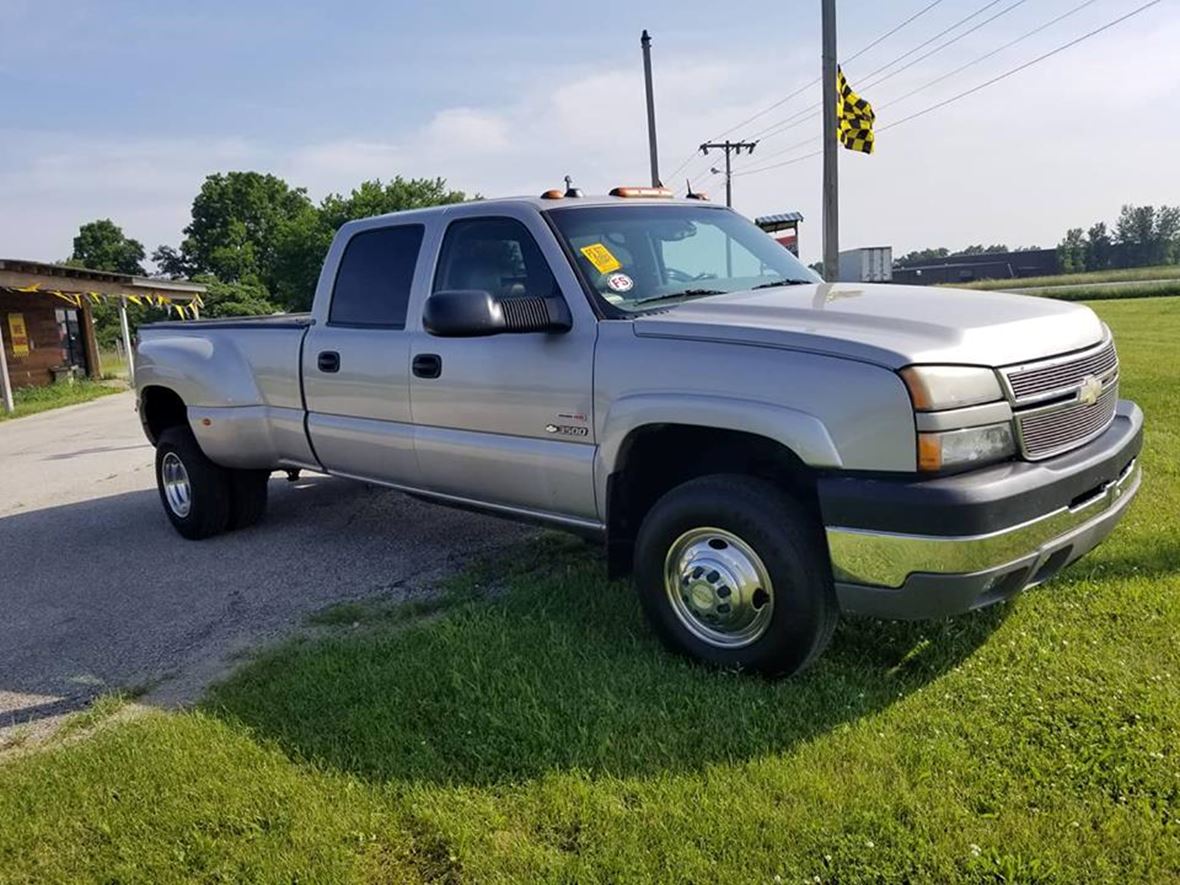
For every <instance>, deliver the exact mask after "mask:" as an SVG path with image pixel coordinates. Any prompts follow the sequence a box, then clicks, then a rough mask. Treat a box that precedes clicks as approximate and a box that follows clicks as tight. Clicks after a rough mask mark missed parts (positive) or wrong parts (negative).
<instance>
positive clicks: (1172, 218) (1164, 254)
mask: <svg viewBox="0 0 1180 885" xmlns="http://www.w3.org/2000/svg"><path fill="white" fill-rule="evenodd" d="M1039 248H1040V246H1017V247H1016V248H1015V249H1009V248H1008V246H1007V245H1005V244H1003V243H996V244H994V245H991V246H984V245H982V244H980V245H974V246H968V247H967V248H965V249H959V250H957V251H953V252H952V251H951V250H949V249H947V248H945V247H938V248H934V249H917V250H915V251H913V252H907V253H906V254H905V255H903V256H901V257H900V258H896V259H894V261H893V266H894V267H896V268H904V267H913V266H914V265H922V264H927V263H929V262H930V261H934V260H937V259H940V258H957V257H960V256H970V255H987V254H990V253H995V252H1026V251H1029V250H1032V249H1039ZM1178 262H1180V206H1160V207H1159V208H1158V209H1157V208H1156V207H1154V206H1133V205H1130V204H1128V205H1124V206H1123V207H1122V210H1121V211H1120V212H1119V217H1118V218H1117V219H1116V220H1115V222H1114V226H1113V228H1112V229H1108V228H1107V226H1106V222H1104V221H1098V222H1095V223H1094V224H1092V225H1091V226H1090V227H1089V228H1087V229H1083V228H1080V227H1073V228H1070V229H1069V230H1068V231H1066V233H1065V237H1064V239H1062V241H1061V242H1060V244H1058V246H1057V265H1058V268H1059V269H1060V270H1061V271H1062V273H1075V272H1078V271H1087V270H1106V269H1108V268H1120V267H1146V266H1150V265H1156V264H1173V263H1178Z"/></svg>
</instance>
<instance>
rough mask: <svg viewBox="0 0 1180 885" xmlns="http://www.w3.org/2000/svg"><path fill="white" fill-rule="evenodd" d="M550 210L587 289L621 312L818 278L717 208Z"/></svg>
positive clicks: (752, 228) (641, 206)
mask: <svg viewBox="0 0 1180 885" xmlns="http://www.w3.org/2000/svg"><path fill="white" fill-rule="evenodd" d="M549 215H550V217H551V218H552V219H553V222H554V224H555V226H556V227H557V230H558V232H559V233H560V235H561V236H562V237H564V238H565V240H566V242H567V243H568V245H569V248H570V252H571V253H572V254H573V255H574V258H575V260H576V262H577V265H578V269H579V270H580V271H581V273H582V274H583V276H584V277H585V278H586V280H587V281H588V282H589V284H590V287H591V288H592V289H593V290H594V291H595V292H596V293H597V294H598V296H599V298H601V299H602V300H603V301H605V302H607V303H608V304H610V305H613V306H614V307H616V308H619V309H621V310H625V311H634V310H647V309H649V308H651V307H653V306H655V304H656V303H657V302H658V303H661V304H671V303H675V302H677V301H679V300H687V299H691V298H705V297H708V296H710V295H721V294H725V293H726V292H736V291H739V290H742V289H753V288H757V287H768V286H789V285H794V284H804V283H806V284H810V283H818V282H821V280H820V278H819V277H818V276H816V274H815V273H814V272H812V271H811V270H809V269H808V268H807V267H805V266H804V265H803V264H802V262H800V261H799V259H797V258H796V257H795V256H794V255H792V254H791V253H790V252H789V251H787V249H786V248H784V247H783V246H781V245H780V244H778V243H776V242H775V241H774V240H773V239H771V238H770V237H769V236H767V235H766V234H765V233H764V232H763V231H762V230H760V229H759V228H758V227H757V226H755V225H754V224H753V223H751V222H750V221H747V220H746V219H745V218H743V217H742V216H740V215H738V214H737V213H736V212H732V211H730V210H728V209H724V208H721V207H717V206H701V205H696V206H693V205H686V204H684V203H675V204H669V205H664V206H661V205H651V204H636V205H617V206H584V207H583V206H563V207H561V208H554V209H551V210H549Z"/></svg>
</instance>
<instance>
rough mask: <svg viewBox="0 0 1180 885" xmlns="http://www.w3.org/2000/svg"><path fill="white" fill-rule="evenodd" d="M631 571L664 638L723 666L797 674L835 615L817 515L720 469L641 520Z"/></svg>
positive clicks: (767, 486) (819, 648)
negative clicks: (720, 471) (720, 472)
mask: <svg viewBox="0 0 1180 885" xmlns="http://www.w3.org/2000/svg"><path fill="white" fill-rule="evenodd" d="M634 575H635V586H636V590H637V592H638V593H639V600H640V603H641V604H642V606H643V610H644V613H645V614H646V616H647V618H648V621H649V622H650V623H651V625H652V628H653V629H654V630H655V632H656V634H657V635H658V636H659V637H660V639H661V640H662V641H663V642H664V644H665V645H666V646H668V647H669V648H670V649H672V650H673V651H675V652H678V653H680V654H684V655H688V656H689V657H692V658H695V659H697V660H699V661H702V662H704V663H706V664H710V665H713V666H717V667H724V668H727V669H742V670H753V671H756V672H759V673H763V674H766V675H768V676H788V675H791V674H793V673H797V672H799V671H800V670H802V669H803V668H805V667H806V666H808V664H810V663H811V662H812V661H814V660H815V658H817V657H818V656H819V655H820V653H821V652H823V650H824V649H825V648H826V647H827V645H828V642H829V641H830V640H831V638H832V632H833V631H834V630H835V628H836V623H837V621H838V620H839V605H838V603H837V601H836V594H835V588H834V587H833V585H832V577H831V566H830V564H829V561H828V556H827V551H826V549H825V547H824V543H823V535H822V533H821V526H820V524H819V521H818V520H817V518H816V517H815V515H814V514H813V513H812V512H811V511H810V510H808V509H807V508H806V507H804V506H803V505H801V504H800V503H799V502H798V501H796V500H794V499H793V498H791V497H790V496H789V495H787V494H786V493H784V492H783V491H781V490H780V489H778V488H777V487H775V486H774V485H772V484H771V483H769V482H766V481H764V480H760V479H755V478H753V477H748V476H739V475H729V474H714V475H711V476H704V477H700V478H699V479H694V480H690V481H689V482H686V483H684V484H682V485H679V486H677V487H676V488H674V489H672V490H671V491H669V492H668V493H666V494H665V495H664V496H663V497H662V498H660V499H659V500H658V501H657V502H656V503H655V505H654V506H653V507H652V508H651V510H650V511H649V512H648V514H647V516H646V518H645V519H644V521H643V525H642V526H641V527H640V530H639V537H638V538H637V540H636V544H635V568H634ZM764 583H769V584H770V586H769V587H764V586H762V585H763V584H764Z"/></svg>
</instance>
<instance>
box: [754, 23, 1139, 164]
mask: <svg viewBox="0 0 1180 885" xmlns="http://www.w3.org/2000/svg"><path fill="white" fill-rule="evenodd" d="M1160 2H1161V0H1151V2H1149V3H1144V4H1143V5H1142V6H1139V7H1137V8H1135V9H1132V10H1131V11H1130V12H1128V13H1126V14H1125V15H1121V16H1119V17H1118V18H1116V19H1112V20H1111V21H1108V22H1107V23H1106V24H1104V25H1100V26H1099V27H1097V28H1095V29H1094V30H1092V31H1087V32H1086V33H1085V34H1082V35H1081V36H1080V37H1075V38H1074V39H1072V40H1069V41H1068V42H1066V43H1062V44H1061V45H1060V46H1057V47H1056V48H1054V49H1051V50H1049V51H1048V52H1045V53H1042V54H1041V55H1038V56H1037V57H1036V58H1033V59H1030V60H1029V61H1026V62H1024V63H1023V64H1020V65H1017V66H1016V67H1014V68H1009V69H1008V70H1007V71H1004V72H1003V73H1002V74H998V75H996V76H995V77H992V78H991V79H990V80H985V81H984V82H982V83H979V84H977V85H975V86H972V87H971V88H970V89H967V90H964V91H963V92H960V93H958V94H957V95H952V96H951V97H950V98H947V99H944V100H942V101H939V102H936V103H934V104H932V105H930V106H929V107H926V108H923V109H922V110H920V111H916V112H914V113H912V114H910V115H909V116H906V117H902V118H901V119H900V120H894V121H893V122H892V123H889V124H888V125H885V126H882V127H880V128H879V129H878V130H877V131H878V132H884V131H886V130H887V129H892V128H893V127H894V126H900V125H901V124H902V123H908V122H909V121H910V120H916V119H917V118H918V117H922V116H925V115H926V114H929V113H930V112H931V111H936V110H938V109H939V108H944V107H946V106H947V105H949V104H952V103H954V102H956V101H958V100H959V99H962V98H966V97H967V96H969V95H973V94H975V93H976V92H979V91H980V90H981V89H986V88H987V87H988V86H992V85H994V84H996V83H999V82H1000V81H1001V80H1006V79H1007V78H1008V77H1011V76H1013V75H1014V74H1018V73H1020V72H1021V71H1023V70H1026V69H1027V68H1030V67H1032V66H1033V65H1035V64H1038V63H1039V62H1042V61H1044V60H1045V59H1047V58H1051V57H1053V56H1054V55H1057V54H1058V53H1061V52H1064V51H1065V50H1067V49H1070V48H1071V47H1073V46H1077V45H1078V44H1079V43H1081V42H1082V41H1083V40H1088V39H1090V38H1091V37H1094V36H1096V35H1098V34H1101V33H1102V32H1103V31H1107V30H1110V29H1111V28H1113V27H1114V26H1115V25H1117V24H1121V23H1122V22H1124V21H1126V20H1127V19H1129V18H1131V17H1133V16H1136V15H1139V13H1141V12H1144V11H1146V10H1147V9H1150V8H1151V7H1152V6H1155V5H1157V4H1158V3H1160ZM1079 8H1080V7H1079ZM809 141H811V140H810V139H809ZM821 153H822V151H814V152H812V153H810V154H804V155H803V156H800V157H795V158H793V159H790V160H784V161H783V162H781V163H772V164H771V165H769V166H758V167H756V168H753V169H742V170H739V171H737V172H735V173H733V174H734V175H735V176H739V175H753V174H754V173H756V172H767V171H769V170H771V169H779V168H782V167H783V166H790V165H792V164H794V163H801V162H803V161H804V160H809V159H811V158H812V157H817V156H819V155H820V154H821Z"/></svg>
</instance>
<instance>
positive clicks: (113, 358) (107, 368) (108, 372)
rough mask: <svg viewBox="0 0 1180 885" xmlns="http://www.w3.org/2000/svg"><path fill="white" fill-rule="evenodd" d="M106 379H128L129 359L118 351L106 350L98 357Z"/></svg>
mask: <svg viewBox="0 0 1180 885" xmlns="http://www.w3.org/2000/svg"><path fill="white" fill-rule="evenodd" d="M98 362H99V365H101V366H102V376H103V377H104V378H126V377H127V359H126V358H125V357H123V356H122V355H121V354H120V353H119V351H118V350H104V351H102V352H100V353H99V355H98Z"/></svg>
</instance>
